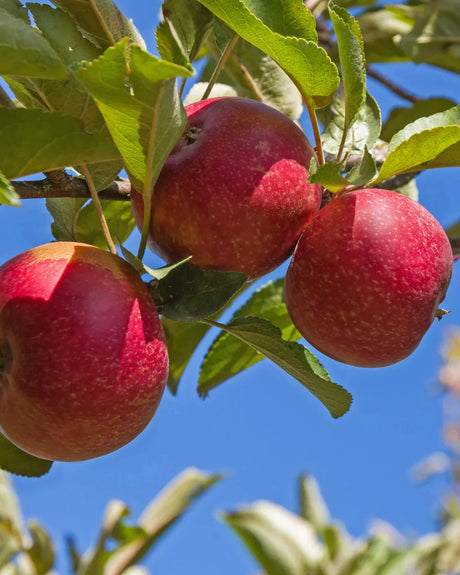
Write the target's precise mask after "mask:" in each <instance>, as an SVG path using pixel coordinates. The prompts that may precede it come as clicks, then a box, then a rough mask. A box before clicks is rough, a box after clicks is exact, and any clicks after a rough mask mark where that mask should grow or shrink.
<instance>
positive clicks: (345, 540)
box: [323, 523, 353, 573]
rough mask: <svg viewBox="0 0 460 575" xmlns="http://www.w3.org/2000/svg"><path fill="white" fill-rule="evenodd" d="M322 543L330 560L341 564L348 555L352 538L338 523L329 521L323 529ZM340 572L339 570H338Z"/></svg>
mask: <svg viewBox="0 0 460 575" xmlns="http://www.w3.org/2000/svg"><path fill="white" fill-rule="evenodd" d="M323 539H324V544H325V546H326V548H327V552H328V555H329V557H330V559H331V561H332V562H334V563H335V564H336V565H341V564H342V563H343V562H344V560H345V558H346V557H348V556H349V555H350V550H351V547H352V545H353V542H352V539H351V537H350V535H349V534H348V532H347V530H346V529H345V527H343V526H342V525H340V524H338V523H330V524H328V525H326V526H325V527H324V529H323ZM339 572H340V573H341V571H340V570H339Z"/></svg>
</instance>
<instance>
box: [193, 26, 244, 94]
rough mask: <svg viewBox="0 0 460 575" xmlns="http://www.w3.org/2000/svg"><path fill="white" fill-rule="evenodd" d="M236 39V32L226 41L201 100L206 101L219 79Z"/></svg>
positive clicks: (237, 36)
mask: <svg viewBox="0 0 460 575" xmlns="http://www.w3.org/2000/svg"><path fill="white" fill-rule="evenodd" d="M238 38H239V35H238V34H237V33H236V32H234V33H233V35H232V37H231V38H230V40H229V41H228V43H227V45H226V46H225V49H224V51H223V52H222V54H221V56H220V58H219V61H218V62H217V66H216V67H215V69H214V72H213V73H212V76H211V78H210V80H209V83H208V85H207V87H206V90H205V91H204V94H203V96H202V97H201V99H202V100H206V98H208V97H209V94H210V93H211V90H212V88H213V86H214V84H215V83H216V81H217V79H218V78H219V76H220V73H221V72H222V68H223V67H224V66H225V63H226V61H227V60H228V57H229V56H230V53H231V51H232V50H233V48H234V47H235V44H236V43H237V41H238Z"/></svg>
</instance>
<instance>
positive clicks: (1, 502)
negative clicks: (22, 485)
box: [0, 456, 22, 569]
mask: <svg viewBox="0 0 460 575" xmlns="http://www.w3.org/2000/svg"><path fill="white" fill-rule="evenodd" d="M0 457H1V456H0ZM20 527H21V512H20V509H19V502H18V499H17V497H16V494H15V492H14V490H13V487H12V485H11V481H10V479H9V477H8V475H7V474H6V473H4V472H3V471H0V569H1V568H2V567H3V566H4V565H6V563H7V562H8V561H9V559H10V558H11V557H12V556H13V555H14V554H15V553H17V552H18V551H20V550H21V549H22V537H21V532H20Z"/></svg>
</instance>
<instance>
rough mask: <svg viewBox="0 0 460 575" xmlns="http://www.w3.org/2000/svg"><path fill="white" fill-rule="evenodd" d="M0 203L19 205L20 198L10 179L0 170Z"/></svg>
mask: <svg viewBox="0 0 460 575" xmlns="http://www.w3.org/2000/svg"><path fill="white" fill-rule="evenodd" d="M0 204H5V205H7V206H20V205H21V199H20V197H19V195H18V194H17V193H16V191H15V189H14V188H13V186H12V185H11V183H10V181H9V180H8V179H7V178H5V176H4V175H3V174H2V173H1V172H0Z"/></svg>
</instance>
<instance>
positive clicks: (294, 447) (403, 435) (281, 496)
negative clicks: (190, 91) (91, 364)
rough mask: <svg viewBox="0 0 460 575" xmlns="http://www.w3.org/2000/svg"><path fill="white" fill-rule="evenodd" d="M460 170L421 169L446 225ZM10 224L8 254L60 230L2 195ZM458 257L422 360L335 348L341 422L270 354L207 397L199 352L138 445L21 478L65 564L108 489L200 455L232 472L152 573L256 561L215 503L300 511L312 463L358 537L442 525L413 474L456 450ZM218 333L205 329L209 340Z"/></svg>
mask: <svg viewBox="0 0 460 575" xmlns="http://www.w3.org/2000/svg"><path fill="white" fill-rule="evenodd" d="M119 6H120V7H121V9H122V10H123V11H124V12H125V13H126V14H127V15H128V16H130V17H132V18H133V19H134V21H135V23H136V24H137V25H138V27H139V28H140V30H141V32H142V34H143V35H144V37H145V38H146V40H147V42H148V44H149V48H150V49H151V50H153V49H154V45H153V42H154V40H153V38H154V37H153V31H154V27H155V23H156V18H157V14H158V11H159V6H160V3H159V2H158V1H154V2H147V1H146V0H143V1H138V2H129V1H128V0H123V1H120V2H119ZM379 69H380V70H381V71H384V72H385V73H386V74H388V75H389V76H390V77H391V78H392V79H393V80H394V81H396V82H398V81H399V82H400V83H402V84H404V85H405V86H406V87H408V88H410V89H411V90H412V91H413V92H414V93H416V94H418V95H420V96H423V97H428V96H434V95H436V96H448V97H451V98H452V99H455V98H457V97H458V76H454V75H449V74H447V73H444V72H440V71H437V70H432V69H430V68H428V67H426V66H420V67H415V66H413V65H399V66H388V67H386V66H381V67H380V68H379ZM369 89H370V91H371V93H372V94H373V95H374V97H376V99H377V100H378V102H379V103H380V105H381V107H382V109H383V112H384V115H386V114H387V113H388V110H389V109H390V108H391V107H392V106H394V105H403V104H404V102H403V101H401V100H399V99H398V98H396V97H394V96H392V94H391V93H390V92H388V90H386V89H385V88H383V87H381V86H379V85H378V84H376V83H375V82H374V81H372V80H370V81H369ZM459 178H460V170H454V169H451V170H443V171H432V172H428V173H426V174H424V175H423V176H421V177H420V178H419V180H418V182H419V187H420V191H421V202H422V203H423V204H424V205H425V206H426V207H427V208H428V209H429V210H430V211H431V212H432V213H433V214H434V215H435V216H436V217H437V218H438V219H439V221H440V222H441V224H443V225H448V224H452V223H454V222H455V221H456V220H457V219H460V203H459V199H458V189H457V188H458V181H459ZM0 229H2V230H3V233H2V243H1V246H0V261H1V262H4V261H6V260H7V259H9V258H10V257H12V256H13V255H15V254H16V253H18V252H20V251H23V250H26V249H29V248H31V247H33V246H36V245H39V244H42V243H46V242H48V241H51V240H52V236H51V232H50V217H49V215H48V214H47V212H46V210H45V208H44V204H43V202H41V201H35V200H34V201H32V200H29V201H25V202H24V203H23V207H22V208H20V209H13V208H7V207H1V208H0ZM132 241H133V242H136V241H137V237H136V238H134V239H133V240H132ZM133 245H134V244H133ZM152 261H153V260H152ZM147 263H148V262H147ZM458 266H460V263H459V264H457V269H456V270H455V271H454V277H453V280H452V283H451V286H450V290H449V293H448V298H447V300H446V302H445V306H444V307H446V308H448V309H450V310H452V312H451V314H450V315H448V316H447V317H446V318H444V319H443V320H442V322H441V323H438V322H436V324H435V325H433V326H432V328H431V329H430V331H429V333H428V334H427V335H426V337H425V338H424V340H423V342H422V344H421V345H420V346H419V348H418V349H417V351H416V352H415V353H414V354H413V355H412V356H411V357H410V358H408V359H407V360H405V361H403V362H401V363H399V364H397V365H395V366H392V367H389V368H384V369H379V370H368V369H358V368H352V367H348V366H344V365H340V364H338V363H336V362H334V361H332V360H330V359H327V358H324V360H323V361H324V364H325V366H326V367H327V369H328V370H329V372H330V374H331V376H332V377H333V379H334V380H335V381H337V382H339V383H341V384H342V385H344V386H345V387H346V388H347V389H349V390H350V391H351V392H352V393H353V395H354V403H353V406H352V409H351V411H350V413H349V414H347V415H346V416H344V417H343V418H342V419H340V420H338V421H335V420H333V419H332V418H331V417H330V416H329V415H328V413H327V411H326V410H325V409H324V408H323V407H322V406H321V405H320V404H319V403H318V402H317V401H316V400H315V399H314V398H313V397H312V396H310V395H309V394H308V393H307V392H306V391H305V390H304V389H303V388H302V387H301V386H300V384H298V383H297V382H296V381H295V380H293V379H291V378H290V377H289V376H288V375H286V374H284V373H283V372H281V371H280V370H279V369H278V368H277V367H275V366H273V365H272V364H270V363H269V362H268V361H267V360H264V361H263V362H261V363H260V364H258V365H257V366H255V367H253V368H251V369H250V370H249V371H247V372H245V373H244V374H242V375H240V376H238V377H236V378H234V379H233V380H230V381H228V382H227V383H225V384H224V385H222V386H221V387H220V388H218V389H216V390H214V391H213V392H211V394H210V395H209V397H208V398H207V399H206V400H205V401H203V400H201V399H200V398H199V397H198V395H197V393H196V391H195V390H196V385H197V376H198V367H199V363H198V361H193V362H192V363H191V364H190V366H189V367H188V369H187V371H186V374H185V377H184V378H183V381H182V383H181V386H180V389H179V393H178V396H177V397H176V398H174V397H172V396H171V395H170V394H169V393H168V392H166V394H165V396H164V399H163V402H162V404H161V406H160V409H159V412H158V413H157V415H156V417H155V419H154V421H153V422H152V424H151V425H150V426H149V427H148V429H147V430H146V431H145V432H144V433H143V434H141V436H140V437H138V438H137V439H136V440H135V441H133V442H132V443H131V444H130V445H128V446H126V447H124V448H123V449H121V450H119V451H118V452H116V453H113V454H111V455H108V456H106V457H103V458H100V459H96V460H92V461H88V462H84V463H75V464H55V465H54V466H53V468H52V470H51V472H50V473H49V474H48V475H47V476H45V477H43V478H41V479H37V480H31V479H22V478H16V479H15V480H14V483H15V486H16V488H17V490H18V492H19V495H20V498H21V502H22V506H23V510H24V515H25V517H36V518H38V519H39V521H40V522H41V523H42V524H43V525H44V526H45V527H46V528H47V529H48V530H49V531H50V533H51V534H52V536H53V538H54V540H55V542H56V543H57V545H58V553H59V557H60V559H59V562H58V568H59V571H60V572H61V573H66V572H68V571H69V565H68V562H67V558H65V554H64V537H65V536H66V535H67V534H70V533H72V534H73V535H74V536H75V538H76V542H77V545H78V547H79V548H80V549H81V550H83V549H86V548H87V547H88V546H89V545H90V544H91V543H92V542H94V540H95V537H96V534H97V531H98V527H99V524H100V520H101V517H102V513H103V510H104V508H105V506H106V504H107V502H108V500H109V499H113V498H116V499H122V500H123V501H125V502H126V503H127V504H128V505H129V507H130V508H131V509H132V512H133V516H134V517H136V516H138V514H139V513H140V511H141V510H142V508H143V507H144V506H145V505H146V504H147V502H148V501H149V500H150V499H151V498H152V497H153V496H154V495H155V494H156V493H157V492H158V491H159V490H160V489H161V488H162V487H163V486H164V485H165V484H166V483H167V482H168V481H169V480H170V479H171V478H172V477H173V476H174V475H175V474H177V473H178V472H180V471H181V470H183V469H184V468H186V467H187V466H197V467H199V468H202V469H204V470H208V471H226V472H227V478H226V479H225V480H224V481H223V482H221V483H220V484H218V485H216V486H215V487H214V488H213V489H212V491H211V492H209V493H208V494H207V495H205V496H204V497H203V498H202V499H201V500H200V501H199V502H198V503H197V504H196V505H195V506H194V507H193V509H192V510H191V511H190V512H189V513H188V514H187V515H186V516H185V517H184V519H183V520H182V521H181V522H180V523H179V524H177V525H176V526H175V527H174V528H173V529H172V530H171V531H170V532H169V533H168V534H167V535H166V536H165V537H164V539H163V540H162V541H161V542H160V543H159V544H158V546H157V548H156V550H155V552H154V553H153V554H152V555H151V556H149V557H148V558H147V560H146V564H147V565H148V566H149V567H150V568H151V570H152V573H156V574H165V575H166V574H167V575H191V574H200V575H216V574H219V575H244V574H249V573H254V572H255V571H257V569H256V566H255V563H254V562H253V560H252V558H251V557H250V556H249V555H248V553H247V552H246V550H245V549H244V548H243V546H242V545H241V544H240V543H239V541H238V540H237V539H236V537H235V536H234V535H233V533H231V532H230V530H229V529H228V528H227V527H226V526H224V525H223V524H222V523H220V522H219V521H218V520H217V519H216V511H218V510H221V509H233V508H235V507H236V506H237V505H238V504H241V503H245V502H252V501H255V500H256V499H262V498H264V499H270V500H273V501H275V502H277V503H279V504H281V505H284V506H286V507H288V508H290V509H296V503H297V501H296V486H297V484H296V481H297V478H298V476H299V474H300V473H301V472H309V473H312V474H314V475H315V476H316V477H317V478H318V480H319V482H320V484H321V487H322V490H323V493H324V495H325V497H326V499H327V501H328V503H329V506H330V509H331V511H332V514H333V516H335V517H336V518H338V519H340V520H342V521H343V522H345V523H346V525H347V526H348V529H349V530H350V532H351V533H352V534H354V535H361V534H363V533H364V532H365V529H366V526H367V525H368V522H369V521H370V520H371V519H372V518H382V519H384V520H387V521H390V522H391V523H393V524H394V525H395V526H396V527H397V528H398V529H399V530H401V531H402V532H403V533H404V534H406V535H408V536H412V535H415V534H420V533H425V532H427V531H430V530H431V529H433V528H434V527H435V518H436V511H437V510H438V505H439V498H440V497H442V495H443V494H444V493H445V490H446V487H447V486H446V482H445V480H444V479H443V478H441V477H438V478H434V479H433V480H431V481H430V482H428V483H426V484H424V485H414V484H413V483H412V482H411V480H410V477H409V474H408V472H409V469H410V468H411V467H412V466H413V465H414V464H416V463H417V462H418V461H419V460H420V459H421V458H423V457H424V456H426V455H427V454H429V453H431V452H432V451H435V450H439V449H443V443H442V437H441V428H442V411H441V397H440V395H439V390H438V388H437V385H436V377H437V370H438V368H439V365H440V358H439V347H440V345H441V342H442V341H443V338H444V336H445V335H446V334H447V333H448V332H449V326H452V325H460V304H459V301H458V300H459V298H458V295H459V293H460V271H459V270H460V268H459V267H458ZM282 273H283V271H282V270H278V272H275V273H274V274H272V276H271V277H274V278H276V277H279V276H280V275H281V274H282ZM264 281H266V280H262V281H260V282H259V283H260V284H262V283H264ZM209 343H210V340H209V339H208V340H206V342H205V344H204V345H203V346H202V348H201V351H202V352H204V351H205V350H206V344H209Z"/></svg>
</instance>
